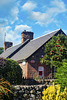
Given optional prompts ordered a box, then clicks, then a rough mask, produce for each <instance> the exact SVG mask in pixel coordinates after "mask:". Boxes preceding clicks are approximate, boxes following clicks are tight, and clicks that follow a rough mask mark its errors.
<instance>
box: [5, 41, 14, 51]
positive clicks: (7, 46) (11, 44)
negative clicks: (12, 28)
mask: <svg viewBox="0 0 67 100" xmlns="http://www.w3.org/2000/svg"><path fill="white" fill-rule="evenodd" d="M11 46H13V43H12V42H4V51H5V50H6V49H7V48H9V47H11Z"/></svg>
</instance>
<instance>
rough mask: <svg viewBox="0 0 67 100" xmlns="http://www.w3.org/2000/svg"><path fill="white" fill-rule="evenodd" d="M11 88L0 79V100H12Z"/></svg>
mask: <svg viewBox="0 0 67 100" xmlns="http://www.w3.org/2000/svg"><path fill="white" fill-rule="evenodd" d="M13 97H14V93H13V88H12V86H11V85H10V83H9V82H8V81H5V80H4V79H0V100H1V99H2V100H13Z"/></svg>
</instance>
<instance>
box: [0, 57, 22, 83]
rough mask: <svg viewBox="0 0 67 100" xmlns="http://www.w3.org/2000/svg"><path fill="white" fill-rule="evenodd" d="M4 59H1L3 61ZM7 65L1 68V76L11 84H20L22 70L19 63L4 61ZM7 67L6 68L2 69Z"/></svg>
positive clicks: (9, 60)
mask: <svg viewBox="0 0 67 100" xmlns="http://www.w3.org/2000/svg"><path fill="white" fill-rule="evenodd" d="M2 59H3V58H1V60H2ZM4 61H5V64H3V63H2V64H1V66H0V72H1V73H0V75H1V76H2V77H4V78H5V79H6V80H8V81H9V82H10V83H11V84H20V83H21V81H22V69H21V68H20V66H19V65H18V63H17V62H16V61H14V60H11V59H6V60H5V59H4V60H3V62H4ZM2 65H3V66H5V67H2Z"/></svg>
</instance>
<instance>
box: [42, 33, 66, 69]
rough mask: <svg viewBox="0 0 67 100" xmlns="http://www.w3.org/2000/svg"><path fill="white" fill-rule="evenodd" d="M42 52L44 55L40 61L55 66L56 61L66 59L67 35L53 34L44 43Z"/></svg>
mask: <svg viewBox="0 0 67 100" xmlns="http://www.w3.org/2000/svg"><path fill="white" fill-rule="evenodd" d="M44 52H45V55H44V57H43V58H42V59H41V62H42V63H43V62H45V63H46V64H50V65H51V66H56V67H57V64H56V63H60V62H62V60H63V59H67V36H65V35H63V34H58V36H53V37H52V39H51V40H50V41H48V43H46V45H45V51H44ZM55 64H56V65H55Z"/></svg>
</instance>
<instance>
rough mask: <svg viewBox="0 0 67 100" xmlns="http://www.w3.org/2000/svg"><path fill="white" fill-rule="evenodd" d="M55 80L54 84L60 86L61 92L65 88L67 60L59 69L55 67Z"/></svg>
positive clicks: (66, 84) (66, 82) (66, 83)
mask: <svg viewBox="0 0 67 100" xmlns="http://www.w3.org/2000/svg"><path fill="white" fill-rule="evenodd" d="M56 78H57V79H56V83H57V84H60V85H61V90H62V91H63V90H64V88H65V86H66V87H67V60H64V61H63V62H62V65H61V66H60V67H59V66H58V67H57V72H56Z"/></svg>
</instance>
